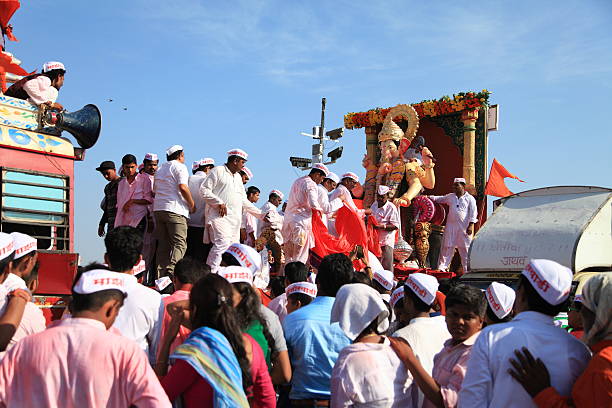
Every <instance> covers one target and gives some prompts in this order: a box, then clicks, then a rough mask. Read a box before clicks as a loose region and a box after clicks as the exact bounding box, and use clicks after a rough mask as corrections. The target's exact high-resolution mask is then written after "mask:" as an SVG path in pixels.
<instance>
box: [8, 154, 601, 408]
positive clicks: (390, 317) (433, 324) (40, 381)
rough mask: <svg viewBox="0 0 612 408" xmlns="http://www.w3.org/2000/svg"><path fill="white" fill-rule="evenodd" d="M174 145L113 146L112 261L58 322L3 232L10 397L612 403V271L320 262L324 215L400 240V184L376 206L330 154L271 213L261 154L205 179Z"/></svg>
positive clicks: (106, 227)
mask: <svg viewBox="0 0 612 408" xmlns="http://www.w3.org/2000/svg"><path fill="white" fill-rule="evenodd" d="M166 158H167V161H166V162H164V163H163V164H161V165H159V167H158V159H157V156H156V155H155V154H152V153H148V154H147V155H146V156H145V158H144V161H143V163H142V169H141V170H139V169H138V167H139V164H138V162H137V160H136V158H135V156H133V155H129V154H128V155H125V156H124V157H123V159H122V166H121V169H120V174H117V172H116V169H115V166H114V164H113V163H112V162H110V161H107V162H103V163H102V164H101V165H100V166H99V168H98V169H97V170H98V171H99V172H100V173H102V175H103V176H104V177H105V178H106V179H107V180H108V181H109V183H108V184H107V185H106V187H105V190H104V194H105V198H104V200H103V202H102V209H103V216H102V220H101V221H100V228H99V231H98V233H99V235H101V236H104V244H105V253H104V256H103V262H101V263H94V264H90V265H87V266H83V267H80V268H79V271H78V273H77V276H76V277H75V279H74V282H73V285H72V296H71V299H70V302H69V306H68V308H67V310H66V312H65V313H64V315H63V316H62V318H61V319H60V320H56V321H54V322H52V323H50V324H49V325H48V326H47V327H45V326H46V324H45V320H44V317H43V315H42V312H41V311H40V309H38V308H37V307H36V306H34V304H33V303H32V302H31V298H32V294H34V293H35V292H36V288H37V264H38V262H37V241H36V239H35V238H33V237H30V236H27V235H25V234H21V233H12V234H5V233H1V232H0V283H1V284H0V292H1V293H0V301H1V303H2V304H1V305H0V314H1V316H0V350H1V351H3V352H4V355H3V356H1V358H2V360H1V361H0V406H24V407H60V406H61V407H101V406H111V407H124V406H125V407H128V406H136V407H170V406H182V407H202V406H203V407H249V406H250V407H266V408H267V407H277V406H278V407H326V406H332V407H350V406H356V407H431V406H435V407H456V406H459V407H481V406H482V407H488V406H491V407H498V406H499V407H529V406H539V407H549V406H554V407H565V406H568V407H569V406H577V407H604V406H610V404H611V403H612V314H611V313H610V312H611V310H612V304H611V303H610V302H611V299H612V276H610V275H612V273H609V272H608V273H600V274H597V275H595V276H593V277H591V278H590V279H589V280H588V281H587V282H586V284H585V285H584V287H583V288H582V290H581V293H579V294H578V295H575V294H573V293H572V294H571V290H572V278H573V273H572V271H571V270H570V269H568V268H566V267H564V266H562V265H560V264H558V263H556V262H554V261H550V260H544V259H534V260H531V261H530V262H529V264H528V265H527V266H526V268H525V269H524V270H523V271H522V273H521V274H520V278H519V281H518V287H517V288H516V290H515V289H513V288H511V287H509V286H507V285H504V284H502V283H498V282H493V283H491V285H490V286H489V287H488V288H487V289H486V290H484V291H483V290H480V289H478V288H475V287H472V286H468V285H465V284H462V283H460V281H456V280H440V281H439V280H438V279H436V278H435V277H434V276H431V275H428V274H425V273H412V274H409V275H408V276H407V277H406V278H405V279H403V280H398V279H397V278H396V276H395V275H394V273H393V270H392V266H393V259H392V258H391V260H390V261H389V258H388V257H389V255H388V253H389V251H388V250H385V251H383V252H382V254H381V257H380V259H376V258H375V257H373V256H370V257H368V255H367V254H363V253H360V251H359V250H358V249H359V248H355V249H354V250H353V251H351V252H350V253H349V254H348V255H347V254H346V253H331V254H329V255H326V256H324V257H323V258H322V259H321V260H320V262H319V263H318V264H317V266H316V268H314V267H313V266H312V265H311V264H310V258H309V252H310V249H311V248H313V247H314V245H315V243H314V242H313V239H314V237H313V229H312V224H313V222H315V221H316V222H319V220H323V222H324V223H325V224H326V225H327V226H329V227H330V228H329V229H330V231H331V232H333V229H334V226H333V222H334V218H335V217H334V213H335V212H336V211H338V210H339V209H340V208H341V207H342V206H349V207H351V208H352V209H353V210H354V211H356V212H361V214H362V215H370V214H371V215H372V216H376V214H378V216H379V217H380V222H379V232H380V234H379V239H380V244H381V246H382V247H384V246H392V245H391V240H390V238H389V234H392V233H394V232H395V231H396V229H397V228H398V226H397V225H396V221H397V218H398V217H397V216H396V214H394V213H393V209H389V208H388V206H387V205H391V206H393V204H391V203H390V202H389V201H388V197H387V195H386V194H387V193H388V191H385V189H384V188H382V189H378V191H377V202H376V203H375V206H373V208H372V209H368V210H361V209H359V208H357V206H355V203H354V202H353V201H352V200H353V199H352V195H351V190H352V189H354V188H355V186H356V185H357V183H358V177H357V176H356V175H355V174H353V173H346V174H344V175H343V176H342V177H338V176H336V175H335V174H333V173H331V172H329V170H328V169H327V168H326V167H325V166H323V165H320V164H315V165H314V166H313V168H312V170H311V171H310V173H309V174H308V175H306V176H304V177H301V178H299V179H298V180H296V182H295V183H294V184H293V186H292V188H291V191H290V193H289V195H288V198H287V201H286V208H284V210H278V208H279V207H280V206H281V204H282V203H283V199H284V196H283V194H282V193H281V192H280V191H279V190H273V191H272V192H270V194H269V197H268V202H267V203H266V204H265V205H264V206H263V207H262V208H257V207H256V206H255V203H256V202H257V201H258V197H259V194H260V191H259V189H257V188H256V187H254V186H251V187H249V188H248V189H247V188H245V184H246V183H247V182H248V181H249V180H250V179H252V178H253V174H252V173H251V172H250V171H249V170H248V169H247V168H246V167H245V166H244V164H245V162H246V160H247V159H248V156H247V154H246V153H245V152H244V151H242V150H240V149H232V150H230V151H229V152H228V158H227V161H226V163H225V164H224V165H221V166H215V162H214V161H213V160H212V159H210V158H206V159H202V160H201V161H198V162H196V163H194V165H193V167H192V170H193V171H192V173H193V174H192V175H191V176H189V174H188V171H187V168H186V167H185V165H184V164H183V162H184V152H183V148H182V147H181V146H178V145H177V146H172V147H170V148H169V149H168V150H167V152H166ZM455 184H456V185H457V184H458V186H457V189H460V188H461V187H462V186H461V180H459V181H458V182H457V183H455ZM338 186H340V187H338ZM345 190H346V191H345ZM459 192H460V193H461V191H459ZM453 194H455V196H456V197H455V198H457V199H459V201H461V200H463V201H465V203H463V204H462V201H461V202H459V203H458V204H457V205H456V206H457V208H459V207H461V208H462V211H463V212H464V215H466V216H464V217H461V222H464V223H465V225H463V226H461V228H462V230H461V231H460V232H461V234H459V235H460V236H461V240H462V242H463V241H465V238H464V236H465V235H466V234H468V232H469V231H468V230H469V229H470V228H471V227H472V225H471V224H472V222H473V217H474V214H473V213H471V212H470V211H471V210H469V208H470V206H471V203H470V202H471V200H469V198H465V199H461V196H463V194H465V193H463V194H456V193H453ZM455 198H453V197H447V198H435V199H445V200H449V201H452V202H453V203H454V202H455ZM353 206H355V207H354V208H353ZM315 211H316V212H318V213H317V214H320V217H321V218H320V219H319V218H317V219H316V220H313V213H314V212H315ZM397 222H399V221H397ZM339 227H340V226H339ZM457 235H458V232H457V231H455V232H453V236H457ZM262 236H265V238H266V239H267V240H268V243H269V242H272V243H274V244H278V245H279V246H281V248H282V251H281V252H280V257H281V258H282V260H281V263H282V268H281V269H280V271H279V272H280V273H279V275H280V276H277V277H275V276H271V274H270V273H269V272H270V264H271V263H274V262H272V261H273V260H272V259H271V258H273V257H272V255H271V253H272V252H273V251H272V250H271V249H270V248H269V247H268V246H267V244H266V243H263V244H262V242H261V237H262ZM383 244H384V245H383ZM449 245H450V246H452V245H454V244H453V243H452V242H450V241H449ZM453 249H454V247H453ZM391 252H392V251H391ZM391 256H392V255H391ZM389 262H391V264H389ZM266 268H267V269H266ZM570 304H571V309H569V310H570V317H571V318H570V323H571V324H572V326H574V327H575V328H577V329H579V330H576V331H573V332H571V333H568V331H567V330H566V329H564V328H561V327H558V325H556V324H555V320H554V318H555V316H557V315H558V314H559V313H561V312H564V311H567V310H568V306H569V305H570ZM572 313H573V314H572Z"/></svg>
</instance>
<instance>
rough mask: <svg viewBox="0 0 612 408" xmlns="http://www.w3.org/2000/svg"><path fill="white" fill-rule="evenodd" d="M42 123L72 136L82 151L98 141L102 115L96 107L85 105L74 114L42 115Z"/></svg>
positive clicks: (56, 113) (54, 113) (47, 113)
mask: <svg viewBox="0 0 612 408" xmlns="http://www.w3.org/2000/svg"><path fill="white" fill-rule="evenodd" d="M44 122H45V123H47V124H49V125H54V126H55V127H56V128H57V129H59V130H66V131H68V132H69V133H71V134H72V136H74V138H75V139H76V140H77V142H79V146H81V147H82V148H83V149H89V148H90V147H92V146H93V145H95V144H96V142H97V141H98V137H100V129H101V127H102V115H101V114H100V109H98V107H97V106H96V105H92V104H89V105H85V106H84V107H83V108H82V109H80V110H78V111H76V112H65V111H64V112H53V111H47V112H45V113H44Z"/></svg>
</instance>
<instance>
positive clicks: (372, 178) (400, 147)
mask: <svg viewBox="0 0 612 408" xmlns="http://www.w3.org/2000/svg"><path fill="white" fill-rule="evenodd" d="M397 117H402V118H404V119H405V120H406V121H407V122H408V127H407V128H406V132H404V131H403V130H402V129H401V128H400V127H399V126H398V125H397V124H396V123H395V122H394V121H393V119H394V118H397ZM418 127H419V118H418V116H417V113H416V111H415V110H414V108H413V107H412V106H409V105H398V106H396V107H394V108H393V109H391V110H390V111H389V113H388V114H387V116H386V117H385V120H384V122H383V126H382V129H381V131H380V133H379V134H378V148H379V151H378V153H379V157H380V159H379V163H378V165H376V164H375V163H373V162H372V160H371V159H370V158H368V157H367V155H366V157H365V158H364V161H363V166H364V167H365V168H366V181H365V183H364V190H365V196H364V205H367V206H369V205H370V204H371V203H372V202H373V200H374V192H375V191H376V190H377V189H378V186H380V185H386V186H388V187H389V189H390V191H389V196H390V197H391V199H392V200H393V203H394V204H395V205H396V206H398V207H408V206H410V204H411V203H413V202H415V204H416V205H417V207H419V209H417V212H422V211H420V210H421V207H423V206H422V205H421V204H428V205H430V206H431V207H432V208H430V209H429V212H431V214H429V215H428V216H427V217H425V218H423V216H424V215H427V214H424V213H423V214H421V215H420V216H417V219H415V220H412V222H409V224H412V223H414V221H419V222H418V223H417V225H418V227H419V228H418V230H419V232H420V234H416V230H415V235H417V237H415V239H414V240H413V239H409V241H411V242H414V244H415V246H416V254H417V260H418V263H419V266H420V267H424V266H425V258H426V256H427V252H428V251H429V243H428V241H427V239H428V237H429V232H430V226H429V223H428V221H429V220H430V219H431V215H433V203H432V202H431V201H430V200H429V199H427V198H426V197H422V196H419V194H421V192H422V191H423V189H424V188H428V189H432V188H434V185H435V182H436V178H435V174H434V170H433V168H434V165H435V164H434V160H433V156H432V154H431V152H430V151H429V149H428V148H427V147H424V146H422V145H423V144H424V140H423V138H422V137H418V138H417V140H415V136H416V132H417V129H418ZM404 180H405V183H402V182H403V181H404ZM404 190H405V191H404ZM419 199H420V200H419ZM417 201H419V203H417ZM421 201H423V203H421ZM424 210H425V212H427V209H426V208H424ZM409 230H410V231H412V230H413V228H409ZM400 234H401V231H400ZM410 235H412V233H410ZM409 248H410V246H409V245H408V243H406V242H405V241H404V239H403V238H402V236H401V235H400V236H399V237H398V242H397V244H396V247H395V249H394V255H395V258H396V259H397V260H398V261H399V262H400V263H403V262H404V261H405V260H406V259H405V258H407V257H408V256H409V255H410V252H411V251H410V252H408V251H407V249H409Z"/></svg>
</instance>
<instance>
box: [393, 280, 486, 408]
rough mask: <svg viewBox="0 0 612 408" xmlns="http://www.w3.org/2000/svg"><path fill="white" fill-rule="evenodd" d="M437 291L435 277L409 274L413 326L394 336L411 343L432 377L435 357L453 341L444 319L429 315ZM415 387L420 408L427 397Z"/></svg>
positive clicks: (408, 313)
mask: <svg viewBox="0 0 612 408" xmlns="http://www.w3.org/2000/svg"><path fill="white" fill-rule="evenodd" d="M437 290H438V281H437V279H436V278H434V277H433V276H431V275H426V274H424V273H413V274H411V275H409V276H408V279H406V282H405V283H404V299H403V313H404V316H405V319H406V320H408V321H409V323H408V325H407V326H406V327H404V328H402V329H399V330H398V331H396V332H395V333H393V337H401V338H403V339H404V340H406V341H407V342H408V344H409V345H410V347H412V350H413V351H414V354H415V355H416V356H417V358H418V359H419V361H420V362H421V365H422V366H423V368H424V369H425V371H427V373H428V374H429V375H431V372H432V370H433V365H434V357H435V355H436V354H438V353H439V352H440V351H441V350H442V349H443V348H444V342H445V341H446V340H448V339H450V338H451V335H450V333H449V332H448V329H447V327H446V323H445V321H444V319H437V318H432V317H430V316H429V311H430V309H431V306H432V305H433V303H434V301H435V300H436V292H437ZM413 387H414V389H413V391H412V392H413V396H414V397H413V406H414V407H420V406H421V405H422V404H423V400H424V398H425V397H424V395H423V393H422V392H421V391H420V390H419V389H418V387H417V385H416V384H415V385H413ZM474 406H475V407H476V406H479V405H474Z"/></svg>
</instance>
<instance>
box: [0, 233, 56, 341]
mask: <svg viewBox="0 0 612 408" xmlns="http://www.w3.org/2000/svg"><path fill="white" fill-rule="evenodd" d="M10 235H11V237H12V239H13V249H14V250H15V255H14V256H13V265H12V267H11V272H10V273H9V274H8V276H7V277H6V279H5V281H4V282H3V283H2V285H4V287H5V288H6V291H7V292H11V291H13V290H15V289H23V290H27V291H29V292H31V293H33V292H34V291H35V290H36V286H38V285H37V282H38V280H37V278H38V252H37V251H38V246H37V241H36V239H35V238H32V237H31V236H29V235H26V234H22V233H21V232H11V234H10ZM32 281H34V285H32V287H30V285H28V283H30V282H32ZM31 288H33V289H34V290H32V289H31ZM45 328H46V320H45V316H44V315H43V312H42V310H41V309H40V308H39V307H38V306H36V305H35V304H34V303H33V302H27V303H26V305H25V309H24V310H23V316H22V318H21V322H19V326H18V327H17V330H16V331H15V334H14V335H13V337H12V338H11V341H10V343H9V344H8V346H7V350H8V349H9V348H11V347H12V346H14V345H15V343H17V342H18V341H19V340H21V339H23V338H24V337H26V336H29V335H30V334H34V333H38V332H41V331H43V330H45Z"/></svg>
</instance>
